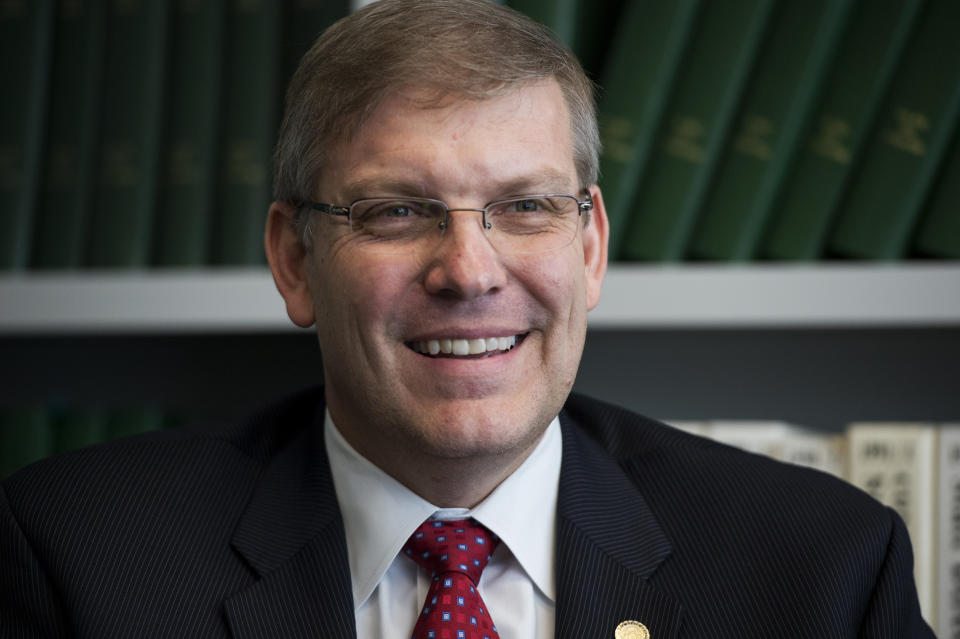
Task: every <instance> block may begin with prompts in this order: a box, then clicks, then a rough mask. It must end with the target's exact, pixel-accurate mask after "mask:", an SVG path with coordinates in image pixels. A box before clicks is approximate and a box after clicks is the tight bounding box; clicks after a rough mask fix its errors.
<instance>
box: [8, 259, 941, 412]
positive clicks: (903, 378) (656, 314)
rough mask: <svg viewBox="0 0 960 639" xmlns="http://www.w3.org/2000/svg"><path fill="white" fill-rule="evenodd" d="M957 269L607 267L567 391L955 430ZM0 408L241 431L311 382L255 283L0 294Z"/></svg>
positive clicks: (134, 278)
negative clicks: (147, 413)
mask: <svg viewBox="0 0 960 639" xmlns="http://www.w3.org/2000/svg"><path fill="white" fill-rule="evenodd" d="M958 293H960V264H958V263H952V262H946V263H943V262H941V263H917V262H907V263H904V262H901V263H895V264H893V263H891V264H889V265H885V264H883V265H865V264H853V263H849V264H833V265H824V264H817V265H802V266H795V267H786V266H775V265H762V266H758V265H752V266H740V267H717V266H707V265H677V266H669V267H654V266H635V265H623V264H614V265H612V266H611V268H610V271H609V273H608V277H607V280H606V283H605V287H604V292H603V297H602V301H601V303H600V305H599V306H598V308H597V309H596V310H595V311H594V312H592V313H591V314H590V318H589V322H590V323H589V328H590V330H589V336H588V339H587V346H586V349H585V352H584V357H583V363H582V366H581V369H580V374H579V376H578V379H577V382H576V385H575V389H576V390H578V391H581V392H585V393H589V394H592V395H594V396H598V397H601V398H603V399H607V400H609V401H613V402H616V403H620V404H622V405H625V406H627V407H629V408H632V409H634V410H637V411H639V412H642V413H645V414H648V415H651V416H654V417H658V418H663V419H667V418H672V419H703V418H731V419H783V420H788V421H792V422H795V423H798V424H803V425H807V426H812V427H815V428H823V429H837V430H838V429H840V428H842V426H843V425H844V424H846V423H847V422H850V421H857V420H861V421H862V420H919V421H947V420H952V421H955V420H956V419H957V418H958V417H960V399H958V397H957V393H956V380H957V379H960V295H958ZM0 357H2V359H3V361H4V363H5V365H4V366H2V367H0V388H3V389H4V391H3V392H2V393H0V401H3V402H6V403H11V402H14V401H16V402H44V403H49V402H51V401H54V402H61V403H65V404H71V403H72V404H78V403H85V402H86V403H89V402H94V403H108V404H109V403H113V404H117V403H119V404H140V403H156V404H161V405H164V406H170V407H171V408H172V409H173V411H174V412H179V413H181V414H183V415H185V416H186V417H187V418H197V419H207V418H210V417H218V418H220V417H230V416H232V415H234V414H237V415H239V414H243V413H246V412H248V411H249V410H251V409H252V408H254V407H255V406H257V405H259V404H261V403H263V402H266V401H268V400H270V399H272V398H274V397H276V396H278V395H282V394H284V393H287V392H290V391H291V390H294V389H297V388H300V387H303V386H306V385H309V384H313V383H316V382H318V381H319V380H320V378H321V375H320V366H321V361H320V356H319V352H318V349H317V346H316V340H315V337H314V335H313V333H312V331H310V330H303V329H298V328H296V327H294V326H293V325H292V324H291V323H290V322H289V320H288V319H287V317H286V314H285V312H284V309H283V304H282V302H281V300H280V298H279V296H278V294H277V293H276V291H275V290H274V287H273V282H272V280H271V278H270V275H269V273H268V272H267V271H266V270H265V269H262V268H255V269H225V270H197V271H174V270H170V271H163V270H144V271H140V272H136V271H118V272H114V273H111V272H106V271H101V272H96V271H91V272H82V271H80V272H75V273H70V274H66V273H63V274H55V273H39V272H25V273H21V274H8V275H5V276H3V277H0Z"/></svg>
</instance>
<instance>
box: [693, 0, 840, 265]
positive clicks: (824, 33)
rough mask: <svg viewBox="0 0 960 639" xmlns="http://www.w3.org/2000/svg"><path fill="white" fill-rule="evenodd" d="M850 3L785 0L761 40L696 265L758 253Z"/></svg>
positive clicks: (703, 216)
mask: <svg viewBox="0 0 960 639" xmlns="http://www.w3.org/2000/svg"><path fill="white" fill-rule="evenodd" d="M852 5H853V2H852V1H849V0H843V1H841V0H785V1H784V2H783V3H782V5H781V7H780V11H778V13H777V15H776V17H775V18H774V20H773V23H772V25H771V29H770V32H769V33H768V35H767V39H766V42H765V44H764V46H763V49H762V51H761V54H760V61H759V63H758V64H757V67H756V70H755V72H754V76H753V78H752V80H751V81H750V85H749V87H748V89H747V93H746V96H745V98H744V102H743V105H742V107H741V111H740V115H739V117H738V124H737V128H736V132H735V134H734V135H733V137H731V138H730V139H729V140H728V141H727V145H726V149H725V150H724V152H723V157H722V159H721V160H720V164H719V168H718V171H717V173H716V175H715V176H714V178H713V184H712V186H711V188H710V190H709V195H708V196H707V198H706V200H705V202H704V206H703V210H702V211H701V212H700V213H699V215H698V221H697V224H696V227H695V230H694V233H693V236H692V238H691V244H690V247H689V249H688V252H689V256H690V257H693V258H697V259H707V260H723V261H746V260H750V259H752V258H753V257H754V256H755V254H756V251H757V247H758V245H759V242H760V237H761V234H762V232H763V229H764V226H765V223H766V220H767V218H768V216H769V215H770V214H771V213H772V209H773V202H774V198H775V197H776V194H777V193H778V192H779V190H780V185H781V183H782V182H783V180H784V178H785V176H786V174H787V169H788V167H789V164H790V161H791V159H792V158H793V155H794V151H795V149H796V146H797V144H798V142H799V140H800V135H801V132H802V130H803V126H804V124H805V122H806V120H807V119H808V118H809V117H810V115H811V112H812V110H813V105H814V104H815V101H816V99H817V97H818V96H819V94H820V89H821V87H822V86H823V83H824V79H825V77H824V76H825V74H826V71H827V70H828V68H829V64H830V62H831V61H832V58H833V54H834V52H835V50H836V47H837V44H838V43H839V40H840V36H841V34H842V33H843V27H844V25H845V24H846V22H847V19H848V17H849V15H850V8H851V6H852Z"/></svg>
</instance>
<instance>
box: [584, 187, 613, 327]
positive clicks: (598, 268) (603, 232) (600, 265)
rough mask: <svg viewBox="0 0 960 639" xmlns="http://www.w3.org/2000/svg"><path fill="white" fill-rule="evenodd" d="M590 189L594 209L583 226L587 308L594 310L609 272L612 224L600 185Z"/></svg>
mask: <svg viewBox="0 0 960 639" xmlns="http://www.w3.org/2000/svg"><path fill="white" fill-rule="evenodd" d="M589 191H590V195H591V197H593V210H592V211H590V219H589V221H588V222H587V224H585V225H584V227H583V262H584V268H585V274H586V284H587V309H588V310H591V311H592V310H593V309H594V307H596V305H597V303H598V302H599V301H600V289H601V287H602V286H603V278H604V276H605V275H606V274H607V242H608V241H609V239H610V225H609V222H608V220H607V209H606V207H604V205H603V194H602V193H601V192H600V187H599V186H597V185H596V184H594V185H593V186H591V187H590V188H589Z"/></svg>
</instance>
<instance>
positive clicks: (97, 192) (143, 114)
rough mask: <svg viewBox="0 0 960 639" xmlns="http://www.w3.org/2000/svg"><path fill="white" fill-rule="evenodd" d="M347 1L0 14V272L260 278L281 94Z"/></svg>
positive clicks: (85, 1) (152, 2)
mask: <svg viewBox="0 0 960 639" xmlns="http://www.w3.org/2000/svg"><path fill="white" fill-rule="evenodd" d="M348 10H349V3H348V0H283V1H274V0H202V1H198V0H69V1H60V2H56V1H55V0H31V1H30V2H24V1H17V2H5V3H3V9H2V11H0V59H2V60H3V65H2V66H0V85H2V86H3V93H4V97H3V100H0V269H24V268H59V269H74V268H82V267H143V266H150V265H163V266H176V265H203V264H259V263H263V262H264V256H263V248H262V244H263V239H262V234H263V222H264V219H265V215H266V209H267V205H268V204H269V202H270V189H271V184H270V182H271V180H270V174H271V164H270V157H271V153H272V147H273V143H274V139H275V136H276V130H277V127H278V125H279V117H280V113H281V106H282V102H283V92H284V89H285V85H286V83H287V79H288V78H289V76H290V75H291V74H292V72H293V69H294V68H295V67H296V64H297V63H298V62H299V59H300V57H301V56H302V55H303V53H304V52H305V51H306V50H307V48H309V46H310V45H311V44H312V43H313V41H314V40H315V39H316V37H317V35H319V33H320V32H321V31H323V29H324V28H326V26H327V25H329V24H330V23H332V22H333V21H334V20H336V19H338V18H339V17H341V16H342V15H345V14H346V13H347V11H348Z"/></svg>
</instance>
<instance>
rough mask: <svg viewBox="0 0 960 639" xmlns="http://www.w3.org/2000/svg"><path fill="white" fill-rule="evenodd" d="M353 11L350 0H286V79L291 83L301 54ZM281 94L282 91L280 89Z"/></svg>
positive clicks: (284, 25) (284, 77) (284, 29)
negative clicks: (331, 26)
mask: <svg viewBox="0 0 960 639" xmlns="http://www.w3.org/2000/svg"><path fill="white" fill-rule="evenodd" d="M348 13H350V2H349V0H287V8H286V14H285V15H284V22H283V39H282V42H283V44H282V46H283V61H282V64H283V69H284V73H283V78H282V79H283V83H282V85H281V88H283V87H286V86H287V84H289V82H290V79H291V78H292V77H293V72H294V71H296V70H297V67H298V66H299V65H300V58H302V57H303V54H305V53H306V52H307V50H308V49H309V48H310V47H311V46H313V43H314V42H315V41H316V40H317V38H318V37H320V34H321V33H323V32H324V31H325V30H326V29H327V27H329V26H330V25H332V24H333V23H334V22H336V21H337V20H339V19H340V18H342V17H344V16H346V15H347V14H348ZM280 97H281V98H282V91H281V92H280Z"/></svg>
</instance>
